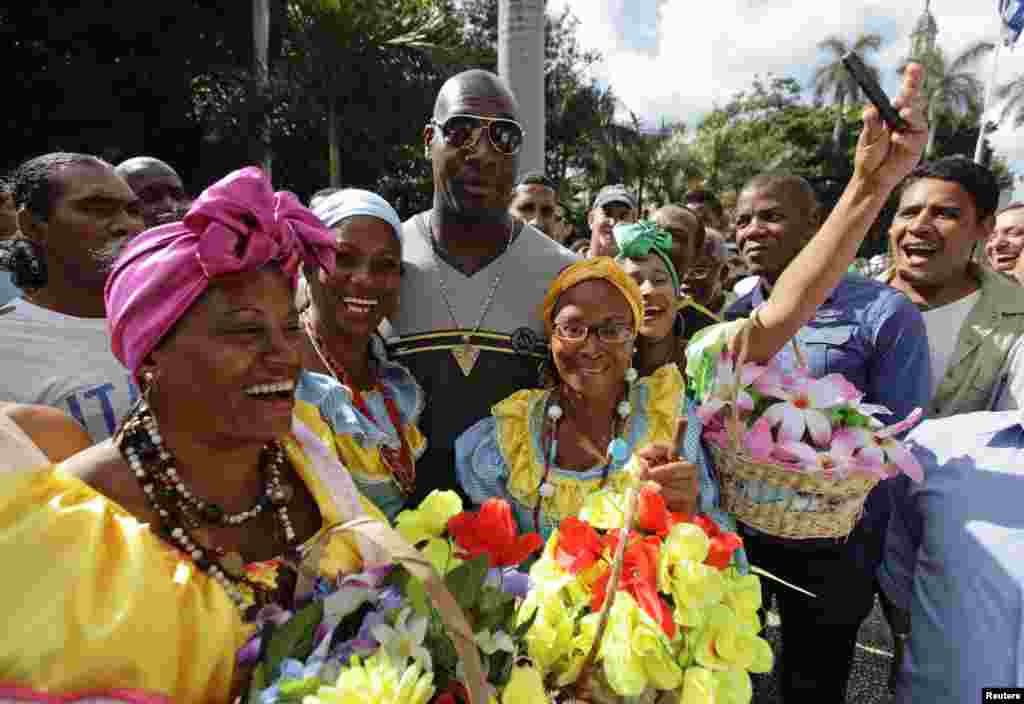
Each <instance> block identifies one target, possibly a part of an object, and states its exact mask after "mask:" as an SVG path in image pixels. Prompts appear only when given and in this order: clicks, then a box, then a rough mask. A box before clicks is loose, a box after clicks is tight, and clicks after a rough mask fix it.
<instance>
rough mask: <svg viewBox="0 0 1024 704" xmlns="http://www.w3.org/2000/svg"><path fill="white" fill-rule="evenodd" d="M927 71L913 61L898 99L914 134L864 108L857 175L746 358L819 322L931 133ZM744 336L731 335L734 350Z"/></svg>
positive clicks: (791, 271) (785, 278) (765, 353)
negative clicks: (923, 93)
mask: <svg viewBox="0 0 1024 704" xmlns="http://www.w3.org/2000/svg"><path fill="white" fill-rule="evenodd" d="M922 77H923V72H922V69H921V67H920V66H919V65H917V64H910V65H909V66H908V67H907V70H906V71H904V73H903V87H902V90H901V91H900V94H899V96H898V97H897V98H896V99H895V100H894V101H893V103H894V104H895V106H896V108H897V109H899V111H900V115H901V116H902V117H903V119H904V120H906V121H907V124H908V125H909V129H908V130H907V131H904V132H892V131H890V130H889V128H888V127H886V126H885V125H884V124H883V123H882V121H881V118H879V116H878V111H877V110H876V109H875V108H874V107H868V108H865V110H864V129H863V130H861V133H860V138H859V139H858V140H857V152H856V157H855V159H854V172H853V178H852V179H851V180H850V183H849V184H848V185H847V187H846V190H845V191H843V195H842V197H841V198H840V199H839V203H838V204H837V205H836V207H835V209H834V210H833V211H832V213H831V215H829V217H828V219H827V220H826V221H825V224H824V225H822V226H821V229H819V230H818V232H817V234H815V236H814V237H813V238H812V239H811V241H810V242H808V243H807V245H806V246H805V247H804V248H803V250H802V251H801V252H800V254H799V255H797V257H796V258H795V259H794V260H793V261H792V262H791V263H790V265H789V266H788V267H786V270H785V271H783V272H782V275H781V276H780V277H779V280H778V281H777V282H776V284H775V287H774V288H773V289H772V293H771V297H770V298H769V299H768V300H767V301H765V303H764V304H763V305H762V306H761V307H760V308H759V309H758V310H757V314H756V317H755V320H754V322H755V323H756V324H755V325H754V326H753V327H752V330H751V334H750V338H749V339H750V343H749V345H750V346H749V348H748V350H747V359H748V360H749V361H753V362H767V361H768V360H769V359H771V358H772V357H774V356H775V354H776V353H777V352H778V351H779V350H781V349H782V348H783V347H784V346H785V345H786V343H787V342H789V340H790V339H792V337H793V336H794V335H796V333H797V331H798V330H800V328H802V327H803V326H804V325H806V324H807V322H808V321H809V320H810V319H811V318H813V317H814V313H815V311H816V310H817V309H818V306H820V305H821V304H822V303H824V301H825V299H826V298H827V297H828V295H829V294H830V293H831V292H832V289H833V288H835V286H836V285H837V284H838V283H839V280H840V279H841V278H842V276H843V274H845V273H846V270H847V268H848V267H849V266H850V264H851V263H852V262H853V259H854V257H855V256H856V255H857V250H858V249H859V248H860V245H861V242H863V241H864V237H865V236H866V235H867V233H868V230H869V229H870V228H871V224H872V223H873V222H874V221H875V219H876V218H877V217H878V214H879V213H880V212H881V210H882V207H883V206H884V205H885V202H886V200H887V199H888V197H889V194H891V193H892V191H893V189H894V188H896V186H897V185H898V184H899V183H900V181H902V180H903V178H904V177H905V176H906V175H907V174H909V173H910V171H911V170H912V169H913V168H914V167H915V166H916V165H917V163H918V161H919V160H920V159H921V154H922V153H923V151H924V146H925V142H926V141H927V137H928V128H927V125H926V123H925V120H924V117H923V115H922V110H921V105H920V101H919V100H918V98H919V95H920V90H921V83H922ZM739 340H740V337H739V336H738V337H737V338H734V345H737V346H738V344H739Z"/></svg>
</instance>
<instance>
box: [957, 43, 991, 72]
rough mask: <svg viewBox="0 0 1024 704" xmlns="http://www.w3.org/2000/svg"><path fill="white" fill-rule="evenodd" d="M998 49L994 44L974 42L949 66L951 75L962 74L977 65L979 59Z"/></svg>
mask: <svg viewBox="0 0 1024 704" xmlns="http://www.w3.org/2000/svg"><path fill="white" fill-rule="evenodd" d="M995 48H996V45H995V44H993V43H992V42H986V41H978V42H974V43H973V44H971V45H970V46H968V47H967V48H966V49H964V50H963V51H962V52H960V54H959V55H957V57H956V58H954V59H953V61H952V62H951V63H950V64H949V72H950V73H961V72H963V71H964V70H966V69H967V68H968V67H970V66H971V65H972V64H973V63H975V62H976V61H977V60H978V59H980V58H981V57H983V56H985V55H986V54H988V53H989V52H990V51H992V50H993V49H995Z"/></svg>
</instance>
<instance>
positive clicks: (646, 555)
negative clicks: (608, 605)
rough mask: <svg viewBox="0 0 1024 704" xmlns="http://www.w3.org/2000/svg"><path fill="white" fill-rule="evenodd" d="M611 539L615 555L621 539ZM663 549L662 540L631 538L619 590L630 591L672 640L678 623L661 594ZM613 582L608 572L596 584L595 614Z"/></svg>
mask: <svg viewBox="0 0 1024 704" xmlns="http://www.w3.org/2000/svg"><path fill="white" fill-rule="evenodd" d="M608 537H610V538H612V540H611V541H609V542H610V545H609V547H610V549H611V550H612V551H613V552H614V550H615V547H616V545H617V543H618V540H617V538H615V537H613V536H608ZM660 550H661V539H660V538H657V537H656V536H648V537H646V538H639V537H638V536H636V534H633V535H631V536H630V543H629V544H628V545H627V546H626V552H625V555H624V556H623V560H622V574H621V576H620V577H619V591H624V592H628V593H629V594H630V596H632V597H633V598H634V599H635V600H636V603H637V604H638V605H639V606H640V608H642V609H643V610H644V611H646V612H647V615H648V616H650V617H651V618H652V619H654V621H655V623H657V624H658V625H659V626H661V628H662V630H663V631H665V634H666V635H668V637H669V638H673V637H675V634H676V624H675V621H674V620H673V618H672V610H671V609H670V608H669V606H668V604H666V603H665V600H664V599H662V598H661V596H660V595H659V594H658V553H659V551H660ZM610 579H611V570H606V571H605V573H604V574H602V575H601V577H600V578H599V579H598V580H597V581H596V582H595V583H594V587H593V593H592V596H591V601H590V609H591V610H592V611H595V612H596V611H599V610H600V609H601V607H602V606H603V605H604V600H605V598H606V597H607V592H608V582H609V580H610Z"/></svg>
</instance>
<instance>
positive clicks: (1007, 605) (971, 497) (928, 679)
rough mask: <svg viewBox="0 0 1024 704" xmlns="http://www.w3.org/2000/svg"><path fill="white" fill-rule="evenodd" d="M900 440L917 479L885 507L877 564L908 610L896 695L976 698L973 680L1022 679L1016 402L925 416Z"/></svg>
mask: <svg viewBox="0 0 1024 704" xmlns="http://www.w3.org/2000/svg"><path fill="white" fill-rule="evenodd" d="M908 443H909V444H910V446H911V449H912V450H913V452H914V454H915V456H916V457H917V459H918V460H919V461H920V462H921V466H922V467H923V468H924V481H923V482H922V483H920V484H914V485H912V486H911V487H910V489H909V491H908V492H907V493H906V496H905V499H904V503H903V504H898V505H897V507H896V511H894V513H893V518H892V522H891V523H890V525H889V536H888V540H887V541H886V547H885V561H884V563H883V565H882V568H881V569H880V570H879V574H878V578H879V583H880V584H881V586H882V589H883V591H885V593H886V594H887V595H888V596H889V598H890V599H892V600H893V602H894V603H895V604H896V605H897V606H898V607H899V608H903V609H909V610H910V622H911V629H910V641H909V643H908V646H907V650H906V652H905V654H904V659H903V668H902V670H901V671H900V678H899V681H898V682H897V691H896V701H897V702H901V703H903V702H907V703H910V702H928V703H929V704H959V703H960V702H971V701H983V699H982V696H981V689H982V687H1024V560H1022V559H1021V556H1022V555H1024V512H1022V511H1021V510H1020V509H1021V496H1024V428H1022V427H1021V416H1020V412H1019V411H1008V412H1002V413H985V412H979V413H970V414H966V415H959V416H956V417H953V418H943V419H940V420H930V421H926V422H925V423H923V424H922V425H921V426H920V427H918V428H916V429H914V430H913V431H911V433H910V435H909V437H908ZM899 479H900V480H902V481H905V482H906V481H907V478H906V477H899ZM908 483H909V482H908Z"/></svg>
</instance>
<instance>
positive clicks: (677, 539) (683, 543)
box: [658, 523, 711, 593]
mask: <svg viewBox="0 0 1024 704" xmlns="http://www.w3.org/2000/svg"><path fill="white" fill-rule="evenodd" d="M710 550H711V539H710V538H708V535H707V533H705V532H704V529H703V528H701V527H700V526H697V525H694V524H693V523H677V524H676V525H674V526H672V529H671V530H670V531H669V533H668V535H667V536H665V540H664V542H663V543H662V545H661V551H660V552H659V554H658V589H659V590H660V591H662V592H666V593H668V592H669V591H671V588H672V587H671V584H672V573H673V570H674V568H676V567H677V566H679V565H680V564H682V563H683V562H684V561H690V562H696V563H701V562H704V560H706V559H707V557H708V552H709V551H710Z"/></svg>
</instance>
